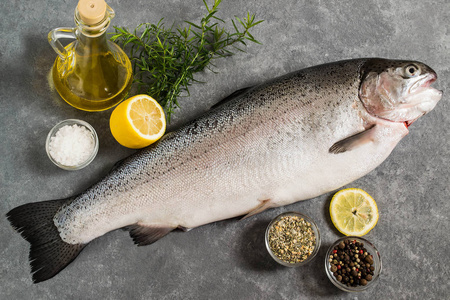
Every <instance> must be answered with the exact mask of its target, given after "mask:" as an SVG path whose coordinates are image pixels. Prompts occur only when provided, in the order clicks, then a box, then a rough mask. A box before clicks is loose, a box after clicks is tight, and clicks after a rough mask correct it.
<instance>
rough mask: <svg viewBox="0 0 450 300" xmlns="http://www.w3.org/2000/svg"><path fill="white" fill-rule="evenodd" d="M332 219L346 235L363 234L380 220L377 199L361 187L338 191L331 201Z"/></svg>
mask: <svg viewBox="0 0 450 300" xmlns="http://www.w3.org/2000/svg"><path fill="white" fill-rule="evenodd" d="M330 215H331V221H332V222H333V224H334V226H336V228H337V230H339V231H340V232H341V233H343V234H345V235H355V236H363V235H365V234H367V233H368V232H369V231H370V230H372V228H374V227H375V225H376V224H377V222H378V207H377V204H376V202H375V200H374V199H373V198H372V197H371V196H370V195H369V194H368V193H367V192H365V191H363V190H361V189H355V188H350V189H344V190H340V191H339V192H337V193H336V194H335V195H334V196H333V198H332V199H331V203H330Z"/></svg>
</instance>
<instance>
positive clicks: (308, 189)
mask: <svg viewBox="0 0 450 300" xmlns="http://www.w3.org/2000/svg"><path fill="white" fill-rule="evenodd" d="M364 62H365V60H352V61H347V62H340V63H335V64H329V65H323V66H318V67H313V68H309V69H304V70H301V71H298V72H295V73H291V74H288V75H286V76H283V77H280V78H278V79H275V80H273V81H270V82H268V83H266V84H263V85H260V86H257V87H255V88H253V89H251V90H250V91H248V92H247V93H246V94H244V95H243V96H240V97H237V98H236V99H234V100H232V101H230V102H228V103H225V104H223V105H222V106H220V107H218V108H217V109H215V110H213V111H211V112H209V113H207V114H205V115H204V116H202V117H200V118H199V119H197V120H195V121H192V122H190V123H189V124H187V125H186V126H184V127H182V128H180V129H179V130H178V131H176V132H173V133H169V134H168V135H167V136H166V137H164V138H163V139H162V140H161V141H160V142H159V143H157V144H155V145H152V146H150V147H148V148H147V149H144V150H142V151H141V152H138V153H137V154H135V155H133V156H131V157H129V158H127V159H126V160H124V161H123V162H122V163H121V164H120V165H119V166H118V167H117V168H116V169H115V170H113V171H112V172H111V173H110V174H109V175H108V176H106V177H105V178H104V179H103V180H102V181H100V182H99V183H97V184H95V185H94V186H92V187H91V188H90V189H88V190H87V191H86V192H85V193H83V194H82V195H80V196H79V197H78V198H76V199H75V200H74V201H73V202H71V203H70V204H68V205H66V206H64V207H63V208H61V210H60V211H59V212H58V213H57V214H56V215H55V218H54V222H55V225H56V227H57V228H58V230H59V232H60V235H61V237H62V239H63V240H64V241H66V242H69V243H87V242H89V241H90V240H92V239H94V238H96V237H98V236H101V235H103V234H104V233H106V232H108V231H111V230H114V229H117V228H121V227H124V226H127V225H131V224H135V223H138V224H140V225H145V226H160V227H173V228H175V227H177V226H183V227H187V228H192V227H196V226H199V225H202V224H206V223H209V222H212V221H216V220H222V219H226V218H230V217H235V216H238V215H243V214H246V213H249V212H251V211H252V210H254V209H256V208H257V207H258V206H259V205H260V203H261V201H266V200H267V201H269V203H271V204H270V205H271V206H278V205H285V204H289V203H292V202H295V201H298V200H304V199H308V198H311V197H315V196H317V195H320V194H322V193H324V192H327V191H330V190H332V189H335V188H337V187H339V186H340V185H343V184H345V183H348V182H350V181H352V180H354V179H356V178H358V177H360V176H362V175H364V174H365V173H367V172H368V171H370V168H372V169H373V168H374V167H372V165H373V166H375V165H377V164H379V163H380V162H379V161H375V160H374V161H373V162H369V163H367V166H363V164H362V163H359V160H358V159H357V158H356V159H355V170H354V172H353V173H352V175H351V176H342V178H334V177H336V174H332V172H335V171H337V170H339V168H344V167H345V166H346V165H348V161H349V158H350V156H348V155H347V154H340V155H330V154H329V153H328V149H329V148H330V146H331V145H333V143H335V142H336V141H337V140H336V139H338V140H339V139H343V138H345V137H348V136H350V135H353V134H355V133H357V132H359V131H361V130H363V129H364V128H365V127H364V126H365V124H366V122H370V119H371V117H370V116H368V115H367V114H365V113H364V109H363V107H362V104H361V102H360V101H359V98H358V90H359V85H360V74H359V70H360V67H361V65H362V64H363V63H364ZM312 137H314V138H312ZM396 138H397V137H395V138H394V137H393V138H392V139H393V140H395V139H396ZM394 142H395V141H394ZM397 142H398V141H397ZM395 144H396V142H395ZM394 146H395V145H394ZM392 148H393V146H392ZM379 149H381V148H377V149H374V150H373V151H367V150H366V151H367V154H366V153H364V154H363V153H362V154H361V155H364V159H366V156H369V155H372V152H374V151H378V150H379ZM383 151H384V152H386V153H384V154H383V155H380V157H379V158H377V159H384V158H385V157H386V156H387V155H388V154H389V153H390V151H391V148H389V147H387V148H386V150H383ZM353 155H355V154H353ZM356 155H358V153H356ZM383 157H384V158H383ZM368 160H369V161H370V160H371V159H368ZM361 161H363V158H361ZM319 162H326V163H325V165H324V164H318V163H319ZM327 164H328V165H332V166H333V168H334V169H333V168H331V169H330V170H328V166H327ZM358 168H361V170H359V169H358ZM311 170H313V171H311ZM330 172H331V174H329V173H330ZM333 176H334V177H333Z"/></svg>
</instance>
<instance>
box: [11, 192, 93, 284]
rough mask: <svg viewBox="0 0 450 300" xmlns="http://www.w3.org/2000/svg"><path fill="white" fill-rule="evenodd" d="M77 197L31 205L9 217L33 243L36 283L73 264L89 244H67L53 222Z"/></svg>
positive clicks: (16, 228) (17, 228)
mask: <svg viewBox="0 0 450 300" xmlns="http://www.w3.org/2000/svg"><path fill="white" fill-rule="evenodd" d="M72 199H73V198H68V199H59V200H50V201H42V202H35V203H28V204H24V205H22V206H19V207H16V208H14V209H12V210H11V211H9V212H8V213H7V214H6V217H7V218H8V220H9V222H10V223H11V225H12V226H13V227H14V229H15V230H17V231H18V232H19V233H20V234H21V235H22V237H23V238H24V239H25V240H27V241H28V242H29V243H30V255H29V259H30V265H31V273H32V274H33V282H34V283H38V282H41V281H44V280H47V279H50V278H52V277H53V276H55V275H56V274H58V273H59V272H60V271H61V270H62V269H64V268H65V267H66V266H67V265H68V264H70V263H71V262H72V261H73V260H74V259H75V258H76V257H77V256H78V254H79V253H80V252H81V250H83V248H84V247H85V246H86V244H69V243H66V242H64V241H63V240H62V239H61V237H60V235H59V232H58V229H57V228H56V226H55V224H54V223H53V217H54V216H55V214H56V212H57V211H58V210H59V209H60V207H61V206H62V205H63V204H64V203H67V202H69V201H72Z"/></svg>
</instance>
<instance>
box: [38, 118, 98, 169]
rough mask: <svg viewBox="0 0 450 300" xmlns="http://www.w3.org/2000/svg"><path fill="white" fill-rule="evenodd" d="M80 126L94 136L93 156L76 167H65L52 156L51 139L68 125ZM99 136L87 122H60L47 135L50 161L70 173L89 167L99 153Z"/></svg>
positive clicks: (73, 120)
mask: <svg viewBox="0 0 450 300" xmlns="http://www.w3.org/2000/svg"><path fill="white" fill-rule="evenodd" d="M75 124H76V125H79V126H83V127H85V128H86V129H87V130H89V132H90V133H91V134H92V139H93V140H94V150H93V151H92V153H91V155H89V157H88V158H87V159H86V160H85V161H84V162H82V163H80V164H78V165H74V166H66V165H63V164H61V163H59V162H57V161H56V160H55V159H54V158H53V157H52V156H51V154H50V141H51V138H52V137H54V136H55V135H56V133H57V132H58V130H59V129H60V128H62V127H64V126H66V125H69V126H71V125H75ZM98 144H99V143H98V136H97V133H96V132H95V129H94V128H93V127H92V126H91V125H90V124H89V123H87V122H85V121H82V120H77V119H67V120H64V121H61V122H59V123H58V124H56V125H55V126H54V127H53V128H52V129H51V130H50V132H49V133H48V135H47V140H46V141H45V151H46V152H47V155H48V157H49V158H50V160H51V161H52V162H53V163H54V164H55V165H57V166H58V167H60V168H61V169H64V170H70V171H74V170H79V169H82V168H84V167H86V166H87V165H89V164H90V163H91V162H92V161H93V160H94V158H95V156H96V155H97V152H98Z"/></svg>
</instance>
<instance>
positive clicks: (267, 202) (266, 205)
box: [241, 199, 272, 220]
mask: <svg viewBox="0 0 450 300" xmlns="http://www.w3.org/2000/svg"><path fill="white" fill-rule="evenodd" d="M270 207H272V201H271V199H266V200H262V201H261V203H260V204H259V205H258V206H257V207H256V208H255V209H253V210H252V211H250V212H249V213H248V214H246V215H245V216H244V217H243V218H242V219H241V220H244V219H247V218H249V217H251V216H254V215H256V214H259V213H260V212H263V211H265V210H266V209H268V208H270Z"/></svg>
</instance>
